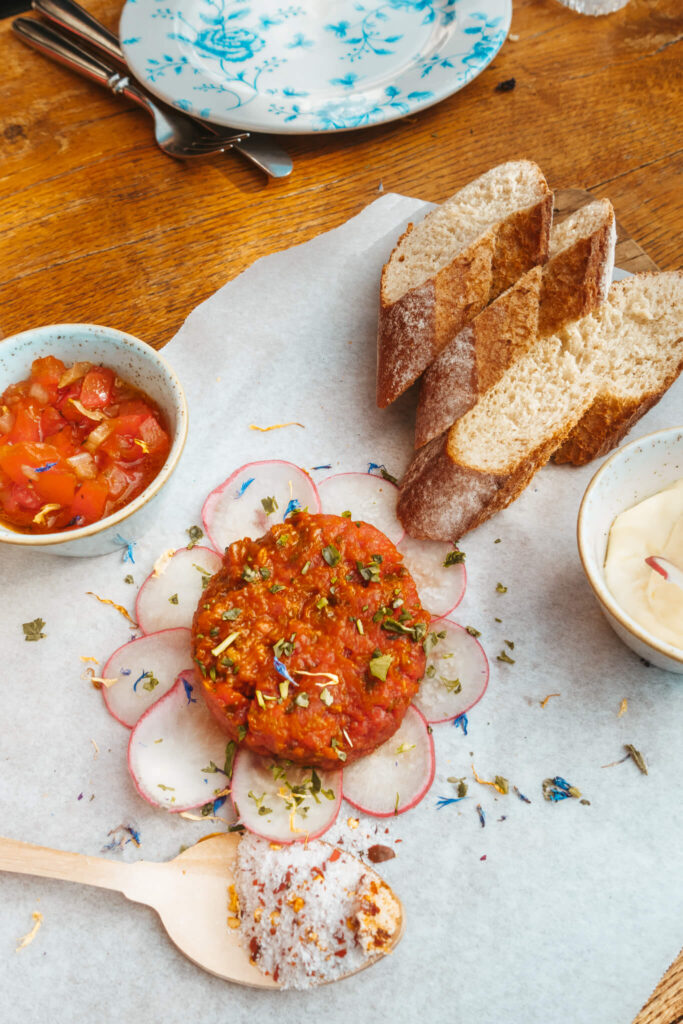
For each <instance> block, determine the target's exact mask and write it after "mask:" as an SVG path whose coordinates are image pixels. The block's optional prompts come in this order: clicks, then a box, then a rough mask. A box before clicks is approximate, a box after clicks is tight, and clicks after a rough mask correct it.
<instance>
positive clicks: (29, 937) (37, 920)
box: [14, 910, 43, 953]
mask: <svg viewBox="0 0 683 1024" xmlns="http://www.w3.org/2000/svg"><path fill="white" fill-rule="evenodd" d="M32 917H33V922H34V924H33V928H31V930H30V931H29V932H27V933H26V935H24V937H23V938H21V939H19V945H18V946H17V948H16V949H15V951H14V952H15V953H18V952H19V951H20V950H22V949H26V947H27V946H30V944H31V943H32V942H33V940H34V939H35V937H36V935H37V934H38V931H39V930H40V927H41V925H42V923H43V915H42V914H41V913H40V911H39V910H34V911H33V914H32Z"/></svg>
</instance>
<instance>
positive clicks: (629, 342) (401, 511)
mask: <svg viewBox="0 0 683 1024" xmlns="http://www.w3.org/2000/svg"><path fill="white" fill-rule="evenodd" d="M682 300H683V274H682V273H681V272H680V271H672V272H669V273H663V274H641V275H638V276H636V277H631V278H628V279H627V280H625V281H620V282H618V283H617V284H614V285H612V287H611V288H610V291H609V294H608V298H607V300H606V302H605V303H603V305H602V306H600V307H599V309H598V310H597V311H595V312H594V313H591V314H589V315H588V316H586V317H583V318H582V319H581V320H578V321H576V322H575V323H573V324H571V325H570V326H569V327H567V328H566V329H565V330H563V331H561V332H559V333H558V334H556V335H552V336H551V337H549V338H543V339H540V340H539V341H537V343H536V344H535V345H534V346H533V348H532V349H530V350H529V351H528V352H527V353H525V354H524V355H523V356H521V357H520V358H519V359H517V360H516V362H515V363H514V364H513V365H512V366H511V367H510V368H509V369H508V370H507V371H506V372H505V373H504V374H503V376H502V377H501V379H500V380H499V381H498V383H497V384H495V385H494V387H493V388H491V389H490V390H489V391H488V392H487V393H486V394H485V395H484V396H483V397H482V398H481V399H480V400H479V402H478V403H477V404H476V405H475V406H474V407H473V408H472V409H470V411H469V412H467V413H466V414H465V415H464V416H463V417H462V418H461V419H459V420H458V421H457V422H456V423H455V424H454V425H453V426H452V427H451V428H450V430H448V431H446V432H445V433H444V434H442V435H440V436H439V437H437V438H434V440H432V441H430V442H429V443H428V444H427V445H425V446H424V447H423V448H421V449H420V450H419V451H418V452H417V453H416V455H415V456H414V458H413V461H412V462H411V464H410V466H409V467H408V471H407V473H406V475H405V478H404V480H403V482H402V484H401V490H400V494H399V500H398V506H397V512H398V517H399V519H400V520H401V522H402V523H403V525H404V527H405V528H406V530H407V531H408V533H409V534H410V535H411V536H413V537H419V538H430V539H434V540H448V541H453V540H457V539H458V538H459V537H461V536H462V535H463V534H464V533H467V531H468V530H472V529H474V527H476V526H478V525H479V524H480V523H482V522H484V521H485V520H486V519H488V518H489V517H490V516H491V515H493V514H494V512H497V511H499V510H500V509H502V508H504V507H505V506H506V505H508V504H509V503H510V502H511V501H513V500H514V498H516V497H517V495H518V494H519V493H520V491H521V490H522V489H523V488H524V487H526V485H527V484H528V483H529V481H530V480H531V478H532V477H533V475H534V474H535V473H536V471H537V470H538V469H540V467H541V466H542V465H544V464H545V463H546V462H547V461H548V459H549V458H550V456H551V455H552V453H553V452H554V451H555V450H556V449H557V448H558V447H560V446H561V445H562V443H563V442H564V441H565V439H566V438H567V436H568V435H569V434H570V432H571V431H572V430H573V429H574V427H575V426H576V424H577V423H578V422H579V421H580V420H581V419H582V417H583V416H584V414H585V413H586V412H587V411H588V410H589V409H590V407H591V406H592V405H593V402H594V401H595V399H596V398H597V397H598V396H601V397H603V398H605V399H607V397H609V398H612V399H615V400H617V401H619V399H621V407H622V408H624V409H625V408H626V406H628V421H629V425H630V424H631V423H633V422H635V420H636V419H637V418H638V417H639V416H641V415H642V414H643V413H644V412H646V411H647V409H649V408H650V407H651V406H652V405H653V404H654V402H656V401H657V400H658V398H660V397H661V395H662V394H663V393H664V391H665V390H666V388H667V387H669V386H670V384H671V383H672V382H673V381H674V380H675V379H676V377H677V376H678V374H679V373H680V372H681V370H683V301H682ZM602 429H603V431H604V432H603V433H602V436H601V437H600V443H601V445H602V446H603V447H604V446H607V447H611V446H612V445H614V444H615V443H617V441H618V440H619V439H620V438H621V436H623V432H624V429H628V428H627V427H626V428H624V419H623V418H619V419H618V422H616V423H615V420H614V419H609V420H608V421H607V420H604V419H603V421H602Z"/></svg>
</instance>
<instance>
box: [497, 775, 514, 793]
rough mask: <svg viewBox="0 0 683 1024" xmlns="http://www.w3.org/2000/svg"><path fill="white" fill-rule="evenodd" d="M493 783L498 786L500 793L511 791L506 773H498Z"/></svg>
mask: <svg viewBox="0 0 683 1024" xmlns="http://www.w3.org/2000/svg"><path fill="white" fill-rule="evenodd" d="M493 785H494V786H495V787H496V789H497V790H498V792H499V793H509V792H510V783H509V782H508V780H507V779H506V778H505V776H504V775H496V776H495V777H494V779H493Z"/></svg>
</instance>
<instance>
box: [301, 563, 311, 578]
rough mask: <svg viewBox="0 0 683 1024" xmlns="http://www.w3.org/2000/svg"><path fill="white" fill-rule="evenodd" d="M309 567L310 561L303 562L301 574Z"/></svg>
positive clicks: (304, 573)
mask: <svg viewBox="0 0 683 1024" xmlns="http://www.w3.org/2000/svg"><path fill="white" fill-rule="evenodd" d="M310 568H311V563H310V562H304V564H303V565H302V566H301V575H302V576H305V575H306V573H307V572H308V570H309V569H310Z"/></svg>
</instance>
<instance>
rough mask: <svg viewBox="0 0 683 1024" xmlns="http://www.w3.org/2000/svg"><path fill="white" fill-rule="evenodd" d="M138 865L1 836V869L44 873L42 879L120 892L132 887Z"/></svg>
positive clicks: (28, 873) (29, 873)
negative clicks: (133, 874) (55, 879)
mask: <svg viewBox="0 0 683 1024" xmlns="http://www.w3.org/2000/svg"><path fill="white" fill-rule="evenodd" d="M135 866H136V865H134V864H121V863H118V862H117V861H111V860H105V859H104V857H87V856H86V855H85V854H83V853H67V852H66V851H65V850H50V849H48V848H47V847H46V846H34V845H33V844H32V843H22V842H20V841H19V840H18V839H6V838H5V837H4V836H0V870H2V871H13V872H15V873H16V874H20V875H40V876H41V877H42V878H61V879H63V880H64V881H67V882H82V883H83V884H84V885H96V886H99V888H101V889H115V890H118V891H119V892H124V890H126V889H128V888H129V885H130V882H131V877H130V875H131V872H132V871H133V869H134V868H135Z"/></svg>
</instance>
